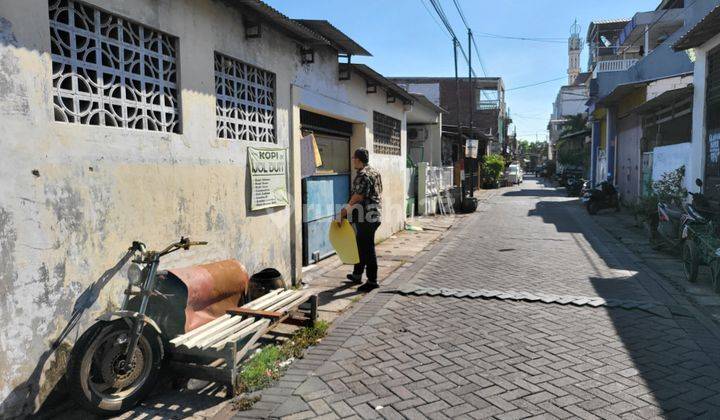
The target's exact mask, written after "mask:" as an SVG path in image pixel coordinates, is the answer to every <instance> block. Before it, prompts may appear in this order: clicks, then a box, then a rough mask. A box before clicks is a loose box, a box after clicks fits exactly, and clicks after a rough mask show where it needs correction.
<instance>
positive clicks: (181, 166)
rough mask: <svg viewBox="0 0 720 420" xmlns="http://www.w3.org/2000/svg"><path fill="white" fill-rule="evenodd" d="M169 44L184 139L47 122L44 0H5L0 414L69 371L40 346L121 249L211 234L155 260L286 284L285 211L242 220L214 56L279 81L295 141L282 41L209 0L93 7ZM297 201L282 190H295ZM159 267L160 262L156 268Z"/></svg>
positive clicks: (237, 165)
mask: <svg viewBox="0 0 720 420" xmlns="http://www.w3.org/2000/svg"><path fill="white" fill-rule="evenodd" d="M88 3H90V4H93V5H96V6H98V7H100V8H102V9H105V10H108V11H111V12H114V13H117V14H119V15H121V16H123V17H126V18H129V19H131V20H135V21H138V22H141V23H144V24H147V25H149V26H151V27H153V28H155V29H159V30H161V31H164V32H167V33H169V34H172V35H174V36H177V37H178V38H179V55H178V57H179V58H178V60H179V69H180V79H179V80H180V88H181V92H180V100H181V113H182V126H183V133H182V134H162V133H150V132H144V131H139V130H127V129H117V128H108V127H97V126H86V125H79V124H66V123H57V122H55V121H54V119H53V110H52V81H51V58H50V55H49V48H50V35H49V29H48V25H49V23H48V2H47V0H23V1H22V2H19V1H16V0H0V126H1V127H2V131H3V132H2V140H1V141H0V179H2V180H3V181H2V182H0V322H1V323H2V325H3V326H4V327H3V328H2V329H0V372H2V379H0V417H2V416H10V415H16V414H20V413H23V412H25V413H27V412H29V411H32V410H34V409H35V408H36V406H37V404H38V403H39V402H41V401H42V400H43V399H44V398H45V397H46V396H47V394H48V393H49V392H50V390H51V389H52V387H53V386H54V385H55V383H56V382H57V381H58V380H59V378H60V377H61V375H62V373H63V371H64V365H65V360H66V357H67V351H68V349H69V345H68V344H65V345H63V346H61V348H60V349H59V350H58V351H55V352H53V351H50V346H51V343H52V342H53V341H54V340H56V339H57V338H58V335H59V334H60V332H61V331H62V330H63V328H65V327H66V325H68V321H69V319H70V315H71V313H72V311H73V308H75V309H78V308H83V307H84V306H87V305H88V304H90V303H92V299H90V300H88V299H87V294H88V290H89V289H88V288H89V286H90V285H91V284H92V283H93V282H95V281H98V280H99V279H101V278H103V275H104V274H105V273H106V270H108V269H111V268H112V267H113V266H114V265H116V263H117V262H118V260H119V259H120V258H121V257H122V256H123V254H124V253H125V251H126V249H127V247H128V246H129V245H130V242H131V241H133V240H142V241H144V242H146V243H147V244H148V246H149V247H150V248H151V249H156V248H160V247H164V246H165V245H166V244H168V243H170V242H171V241H174V240H177V239H178V238H179V236H180V235H186V236H191V237H192V238H195V239H198V240H200V239H202V240H207V241H209V242H210V244H209V245H208V246H206V247H198V248H194V249H193V250H191V251H188V252H178V253H175V254H172V255H170V256H168V257H167V259H166V260H165V261H164V262H163V266H164V267H165V268H167V267H173V266H185V265H191V264H197V263H203V262H208V261H214V260H221V259H226V258H236V259H238V260H240V261H241V262H242V263H243V264H245V265H246V267H247V268H248V271H250V272H251V273H252V272H255V271H257V270H259V269H261V268H264V267H276V268H277V269H279V270H280V272H281V273H283V275H284V276H285V277H286V279H287V280H288V281H289V280H290V278H291V277H292V274H293V272H292V265H291V254H292V249H293V247H294V243H293V240H294V235H291V224H290V221H291V214H292V209H291V207H285V208H282V207H281V208H275V209H271V210H268V211H258V212H250V211H249V205H248V197H247V196H248V192H249V187H248V179H247V177H246V174H247V160H246V156H247V153H246V149H247V147H248V146H261V145H263V144H259V143H250V142H241V141H225V140H219V139H217V138H216V136H215V96H214V84H215V82H214V70H213V51H220V52H222V53H224V54H227V55H230V56H232V57H235V58H238V59H240V60H243V61H245V62H248V63H250V64H253V65H255V66H258V67H261V68H263V69H266V70H269V71H272V72H274V73H275V74H276V76H277V80H276V86H277V92H276V101H277V114H276V115H277V138H278V145H279V146H282V147H289V146H290V143H289V137H290V113H289V111H288V110H289V109H291V106H290V90H291V89H290V86H291V83H292V81H293V80H294V79H295V77H296V74H297V73H298V72H305V73H306V76H305V77H306V78H309V79H312V78H313V77H314V76H313V75H312V72H311V71H310V70H309V69H306V68H303V66H302V65H301V64H300V62H299V54H298V52H297V46H296V44H295V43H294V42H292V41H291V40H290V39H289V38H287V37H285V36H284V35H281V34H280V33H278V32H275V31H274V30H273V29H272V28H263V37H262V38H261V39H253V40H245V37H244V32H243V27H242V17H241V15H240V14H239V12H238V11H237V10H236V9H235V8H233V7H231V6H227V4H228V3H226V2H218V1H213V0H204V1H198V0H172V1H171V0H113V1H110V0H90V1H88ZM291 193H292V191H291ZM161 268H162V267H161ZM124 274H125V271H124V269H123V270H120V272H119V273H118V275H116V276H115V279H114V280H113V281H111V282H110V283H109V284H108V285H107V287H105V288H104V290H103V291H102V292H101V293H100V295H99V296H100V297H99V299H98V300H97V301H96V302H94V303H93V304H92V306H91V307H90V309H89V310H87V311H86V312H85V313H84V315H83V316H82V318H81V320H80V323H79V325H78V326H77V328H74V329H73V330H72V332H71V333H70V334H69V335H68V336H67V341H68V343H70V344H71V343H72V342H74V340H75V339H77V337H78V336H79V334H81V333H82V331H84V330H85V329H86V328H87V327H88V326H89V325H90V324H91V323H92V321H93V319H94V317H95V316H97V315H98V314H100V313H102V312H103V311H104V310H106V309H108V308H113V307H116V306H118V305H119V302H120V297H121V293H120V292H121V290H122V287H123V282H124V279H123V276H124Z"/></svg>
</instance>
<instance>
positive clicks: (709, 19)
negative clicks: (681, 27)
mask: <svg viewBox="0 0 720 420" xmlns="http://www.w3.org/2000/svg"><path fill="white" fill-rule="evenodd" d="M719 33H720V5H717V6H715V8H714V9H712V10H711V11H710V13H708V14H707V15H705V17H704V18H702V19H701V20H700V21H699V22H698V23H696V24H695V26H693V27H692V28H691V29H690V30H689V31H687V32H686V33H685V35H683V36H682V37H680V39H678V40H677V42H675V44H673V46H672V48H673V50H675V51H683V50H687V49H690V48H696V47H699V46H701V45H702V44H704V43H706V42H707V41H709V40H710V39H711V38H713V37H715V36H716V35H717V34H719Z"/></svg>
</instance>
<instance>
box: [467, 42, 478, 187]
mask: <svg viewBox="0 0 720 420" xmlns="http://www.w3.org/2000/svg"><path fill="white" fill-rule="evenodd" d="M468 86H469V88H470V94H469V95H468V96H469V97H470V99H469V103H470V106H469V107H468V115H469V119H470V121H469V124H468V125H469V126H470V134H469V137H470V138H471V139H472V138H474V137H475V136H474V135H473V111H474V108H473V103H474V102H475V83H474V80H473V77H472V31H471V30H470V28H468ZM477 141H478V153H479V152H480V150H479V149H480V144H479V142H480V140H479V139H478V140H477ZM469 166H470V168H469V170H470V197H472V196H473V195H474V193H475V180H474V179H473V167H474V166H477V160H476V159H473V158H472V156H471V157H470V165H469Z"/></svg>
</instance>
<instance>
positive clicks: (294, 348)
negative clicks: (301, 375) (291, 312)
mask: <svg viewBox="0 0 720 420" xmlns="http://www.w3.org/2000/svg"><path fill="white" fill-rule="evenodd" d="M329 326H330V324H328V323H327V322H325V321H316V322H315V325H314V326H312V327H305V328H301V329H299V330H298V331H296V332H295V333H294V334H293V335H292V336H291V337H290V338H289V339H288V340H287V341H285V342H284V343H282V344H278V345H275V344H273V345H269V346H265V347H263V348H262V349H260V350H259V351H257V352H256V353H255V354H253V355H252V356H251V357H250V359H249V360H248V361H247V362H246V363H245V367H243V369H242V370H241V371H240V375H239V378H238V383H237V385H236V389H235V390H236V392H237V393H239V394H242V393H246V392H252V391H257V390H259V389H262V388H265V387H267V386H268V385H270V383H272V382H273V381H275V380H277V379H278V378H280V377H281V376H282V374H283V372H284V371H285V369H286V368H287V367H288V366H289V365H290V363H292V361H293V360H294V359H300V358H302V357H303V355H304V354H305V349H307V348H308V347H310V346H312V345H313V344H315V343H317V342H319V341H320V339H322V338H323V337H324V336H325V334H327V330H328V327H329ZM250 400H251V399H247V398H242V397H241V399H240V400H238V401H239V403H238V404H235V406H236V407H237V408H238V409H240V410H248V409H249V408H250V407H252V405H253V404H254V403H255V401H252V402H250Z"/></svg>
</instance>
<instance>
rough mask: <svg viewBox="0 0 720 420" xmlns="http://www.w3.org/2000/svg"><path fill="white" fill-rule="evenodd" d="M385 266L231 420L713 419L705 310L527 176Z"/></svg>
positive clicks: (716, 360)
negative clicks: (410, 256) (422, 247)
mask: <svg viewBox="0 0 720 420" xmlns="http://www.w3.org/2000/svg"><path fill="white" fill-rule="evenodd" d="M421 260H422V261H421V262H419V263H416V264H414V265H413V266H410V267H408V268H407V269H405V270H399V271H398V272H397V273H396V274H394V275H393V276H391V278H390V279H388V281H387V282H386V283H385V284H384V286H383V287H382V288H381V289H380V290H379V291H376V292H374V293H373V294H371V295H369V296H368V297H366V298H364V299H363V301H362V302H360V303H359V304H358V305H356V307H355V308H353V310H352V311H350V312H349V313H347V314H345V315H344V316H343V317H342V318H341V319H340V320H338V322H336V324H335V325H334V328H333V330H332V332H331V334H330V335H329V336H328V337H327V338H326V339H324V340H323V341H322V342H321V343H320V344H319V345H318V346H316V347H315V348H313V349H312V350H311V351H310V352H309V353H308V355H307V357H306V358H305V359H303V360H301V361H298V362H296V363H294V364H293V366H292V367H291V368H290V370H289V371H288V373H287V375H286V376H285V377H284V378H283V379H282V380H281V381H280V382H279V383H278V384H277V385H276V386H275V387H274V388H270V389H268V390H266V391H264V392H263V394H262V400H261V401H260V402H258V403H257V404H256V405H255V407H254V408H253V409H252V410H250V411H245V412H238V413H236V415H237V416H238V417H239V418H246V417H261V418H267V417H280V418H283V417H287V418H294V419H299V418H318V417H322V418H339V417H343V418H344V417H353V416H359V417H362V418H377V417H384V418H475V419H479V418H490V417H497V418H503V419H504V418H527V417H533V416H538V417H542V418H570V417H574V418H578V417H579V418H596V417H597V418H603V419H610V418H617V417H622V418H656V417H661V418H689V417H698V416H706V417H708V418H718V416H720V411H719V410H720V383H718V381H717V378H718V377H720V340H719V339H718V335H717V332H716V331H715V327H714V326H713V324H712V323H711V322H709V321H708V319H707V318H706V317H704V316H703V315H701V314H700V313H699V312H698V311H697V310H695V308H693V307H692V306H691V305H689V304H688V302H687V301H686V300H685V299H684V298H683V296H682V295H680V294H679V293H678V292H676V291H675V290H674V289H673V288H672V287H671V286H669V285H668V284H666V283H665V282H664V280H662V279H660V278H659V277H658V276H656V275H654V274H653V273H652V272H650V271H648V270H647V269H645V268H644V266H642V264H641V262H640V261H639V260H637V258H636V257H634V256H633V254H630V253H629V252H628V251H627V250H626V249H625V248H623V247H622V246H621V245H620V244H619V243H618V242H617V241H616V240H615V239H613V238H611V237H610V236H609V235H608V234H607V233H605V231H604V230H602V228H600V227H599V226H597V225H596V224H595V221H593V219H592V218H590V216H588V215H587V214H586V212H585V211H584V210H583V209H582V208H581V207H580V206H579V205H578V204H577V201H576V200H574V199H569V198H567V197H564V194H562V192H559V191H557V190H555V189H553V188H547V187H545V186H544V185H543V184H541V183H539V182H536V181H535V180H533V179H527V180H526V181H525V182H524V183H523V184H522V185H521V186H520V187H512V188H505V189H501V190H498V191H497V193H496V194H495V195H494V196H492V197H491V198H489V199H488V200H486V201H483V202H481V204H480V206H479V208H478V211H477V213H475V214H473V215H471V216H469V217H466V218H463V219H462V220H460V221H459V222H458V223H457V224H456V225H455V227H454V228H453V230H452V231H451V233H450V234H449V236H448V237H447V238H446V239H445V240H444V241H442V242H439V243H438V244H437V245H436V246H435V247H434V248H433V249H432V250H430V251H429V252H428V254H427V255H426V257H425V258H422V259H421Z"/></svg>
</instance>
